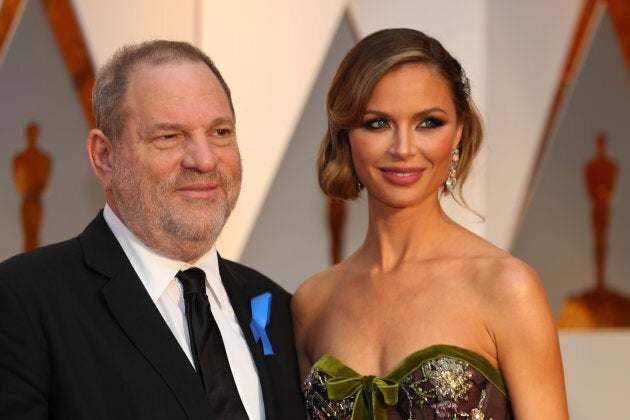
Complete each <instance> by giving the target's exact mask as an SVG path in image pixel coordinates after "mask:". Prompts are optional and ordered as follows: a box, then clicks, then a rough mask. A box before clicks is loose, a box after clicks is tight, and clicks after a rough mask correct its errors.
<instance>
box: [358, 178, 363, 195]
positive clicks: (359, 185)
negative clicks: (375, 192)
mask: <svg viewBox="0 0 630 420" xmlns="http://www.w3.org/2000/svg"><path fill="white" fill-rule="evenodd" d="M362 189H363V184H361V181H359V180H357V194H359V193H360V192H361V190H362Z"/></svg>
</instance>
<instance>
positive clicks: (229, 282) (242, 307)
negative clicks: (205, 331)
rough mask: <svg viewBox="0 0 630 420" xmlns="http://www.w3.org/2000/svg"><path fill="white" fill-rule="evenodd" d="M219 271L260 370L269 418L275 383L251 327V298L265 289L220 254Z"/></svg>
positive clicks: (268, 416) (259, 377)
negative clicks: (242, 273) (241, 274)
mask: <svg viewBox="0 0 630 420" xmlns="http://www.w3.org/2000/svg"><path fill="white" fill-rule="evenodd" d="M219 273H220V275H221V281H222V282H223V286H224V287H225V290H226V292H227V294H228V297H229V298H230V303H231V304H232V308H233V309H234V313H235V314H236V318H237V319H238V323H239V325H240V327H241V330H242V331H243V335H244V336H245V341H246V342H247V346H248V347H249V351H250V353H251V355H252V357H253V359H254V363H256V368H257V370H258V379H259V380H260V385H261V388H262V393H263V399H264V402H265V413H266V417H267V418H272V417H273V416H272V415H271V414H270V413H275V407H274V406H273V404H274V397H273V385H272V381H271V377H270V372H269V368H268V367H267V364H266V363H265V357H266V356H265V355H264V354H263V352H262V344H261V343H260V342H258V343H256V341H255V340H254V336H253V334H252V332H251V329H250V328H249V323H250V321H251V299H252V298H253V297H255V296H257V295H259V294H260V293H264V291H260V290H257V289H256V285H255V284H252V282H250V281H248V279H246V278H243V277H242V276H240V277H239V276H237V275H236V274H235V273H234V272H233V271H232V270H231V269H230V267H229V266H228V265H227V264H226V263H225V261H224V260H223V259H222V258H221V256H219ZM267 357H268V356H267Z"/></svg>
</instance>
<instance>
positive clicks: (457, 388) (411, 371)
mask: <svg viewBox="0 0 630 420" xmlns="http://www.w3.org/2000/svg"><path fill="white" fill-rule="evenodd" d="M304 396H305V399H306V409H307V412H308V414H309V417H310V418H311V419H317V420H320V419H340V420H345V419H348V420H350V419H352V420H364V419H366V420H367V419H379V420H382V419H418V420H420V419H423V420H424V419H478V420H490V419H493V420H510V419H513V415H512V410H511V407H510V402H509V399H508V397H507V393H506V390H505V384H504V382H503V376H502V375H501V372H500V371H499V370H498V369H497V368H495V367H494V366H493V365H492V364H491V363H490V362H488V360H486V359H485V358H483V357H482V356H480V355H478V354H477V353H474V352H472V351H470V350H466V349H463V348H460V347H455V346H448V345H435V346H431V347H427V348H426V349H423V350H420V351H418V352H416V353H414V354H412V355H411V356H409V357H407V358H406V359H405V360H403V361H402V362H401V363H400V364H399V365H398V366H397V367H396V368H395V369H394V370H393V371H392V372H391V373H389V374H387V375H386V376H384V377H380V378H379V377H375V376H362V375H360V374H359V373H357V372H355V371H354V370H352V369H351V368H349V367H347V366H346V365H344V364H343V363H342V362H341V361H339V360H337V359H335V358H334V357H332V356H331V355H325V356H323V357H322V358H321V359H319V361H317V363H315V365H313V368H312V369H311V372H310V373H309V375H308V376H307V377H306V380H305V381H304Z"/></svg>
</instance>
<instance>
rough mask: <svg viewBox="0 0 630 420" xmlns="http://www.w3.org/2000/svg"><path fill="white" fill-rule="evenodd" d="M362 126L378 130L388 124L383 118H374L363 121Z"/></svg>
mask: <svg viewBox="0 0 630 420" xmlns="http://www.w3.org/2000/svg"><path fill="white" fill-rule="evenodd" d="M363 126H364V127H365V128H369V129H374V130H379V129H381V128H387V127H389V124H388V122H387V120H385V119H383V118H376V119H374V120H369V121H366V122H365V123H363Z"/></svg>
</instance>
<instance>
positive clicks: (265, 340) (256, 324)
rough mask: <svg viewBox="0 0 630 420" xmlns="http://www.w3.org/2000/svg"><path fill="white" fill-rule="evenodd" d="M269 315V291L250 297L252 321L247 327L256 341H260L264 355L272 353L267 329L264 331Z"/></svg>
mask: <svg viewBox="0 0 630 420" xmlns="http://www.w3.org/2000/svg"><path fill="white" fill-rule="evenodd" d="M270 315H271V292H266V293H263V294H262V295H258V296H256V297H255V298H252V321H251V322H250V323H249V328H250V329H251V330H252V334H254V339H255V340H256V342H258V341H262V346H263V354H264V355H265V356H269V355H271V354H273V348H272V347H271V341H269V337H268V336H267V331H265V327H267V325H269V317H270Z"/></svg>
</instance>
